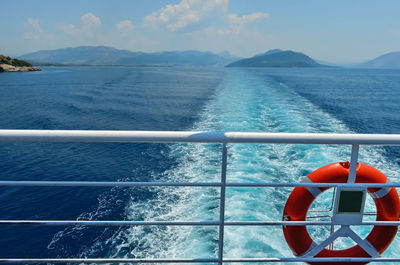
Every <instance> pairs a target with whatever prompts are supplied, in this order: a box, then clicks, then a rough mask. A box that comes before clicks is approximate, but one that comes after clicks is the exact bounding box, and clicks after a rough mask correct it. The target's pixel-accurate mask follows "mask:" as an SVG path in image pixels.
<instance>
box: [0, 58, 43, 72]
mask: <svg viewBox="0 0 400 265" xmlns="http://www.w3.org/2000/svg"><path fill="white" fill-rule="evenodd" d="M28 71H40V69H39V68H36V67H33V65H31V64H30V63H28V62H25V61H23V60H18V59H15V58H11V57H8V56H4V55H1V54H0V72H28Z"/></svg>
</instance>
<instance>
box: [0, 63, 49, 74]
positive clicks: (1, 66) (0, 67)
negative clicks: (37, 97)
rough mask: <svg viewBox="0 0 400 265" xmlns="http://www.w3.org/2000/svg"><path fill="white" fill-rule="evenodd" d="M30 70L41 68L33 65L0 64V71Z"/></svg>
mask: <svg viewBox="0 0 400 265" xmlns="http://www.w3.org/2000/svg"><path fill="white" fill-rule="evenodd" d="M31 71H41V70H40V69H39V68H37V67H34V66H13V65H10V64H0V73H12V72H31Z"/></svg>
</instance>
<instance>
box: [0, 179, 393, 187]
mask: <svg viewBox="0 0 400 265" xmlns="http://www.w3.org/2000/svg"><path fill="white" fill-rule="evenodd" d="M221 185H222V183H220V182H133V181H25V180H1V181H0V187H1V186H16V187H19V186H27V187H36V186H37V187H53V186H58V187H137V186H140V187H220V186H221ZM225 186H226V187H238V188H239V187H243V188H244V187H247V188H248V187H254V188H257V187H317V188H332V187H341V188H358V189H360V188H361V189H363V188H385V187H387V188H391V187H397V188H399V187H400V183H274V182H261V183H252V182H243V183H242V182H231V183H229V182H228V183H226V184H225Z"/></svg>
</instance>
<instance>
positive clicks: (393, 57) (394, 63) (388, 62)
mask: <svg viewBox="0 0 400 265" xmlns="http://www.w3.org/2000/svg"><path fill="white" fill-rule="evenodd" d="M359 67H364V68H400V52H391V53H386V54H383V55H381V56H379V57H377V58H375V59H373V60H370V61H367V62H365V63H362V64H360V65H359Z"/></svg>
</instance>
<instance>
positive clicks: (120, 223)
mask: <svg viewBox="0 0 400 265" xmlns="http://www.w3.org/2000/svg"><path fill="white" fill-rule="evenodd" d="M220 224H221V223H220V222H219V221H198V222H195V221H193V222H191V221H99V220H93V221H91V220H65V221H64V220H0V225H55V226H69V225H85V226H139V225H155V226H156V225H159V226H164V225H165V226H218V225H220ZM223 225H224V226H266V225H268V226H281V225H284V226H304V225H312V226H331V225H337V224H336V223H333V222H330V221H226V222H224V223H223ZM354 225H362V226H372V225H380V226H397V225H400V221H365V222H362V223H357V224H354Z"/></svg>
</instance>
